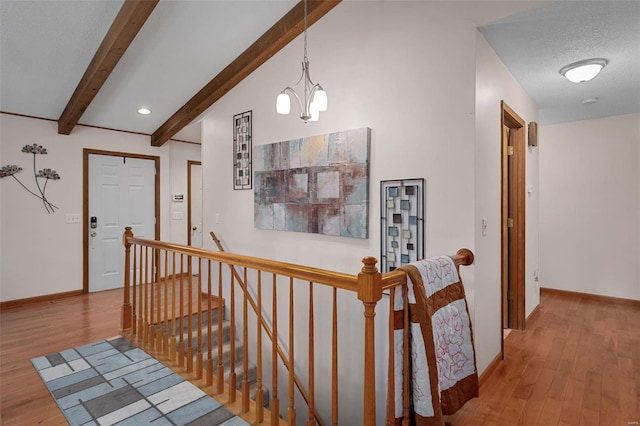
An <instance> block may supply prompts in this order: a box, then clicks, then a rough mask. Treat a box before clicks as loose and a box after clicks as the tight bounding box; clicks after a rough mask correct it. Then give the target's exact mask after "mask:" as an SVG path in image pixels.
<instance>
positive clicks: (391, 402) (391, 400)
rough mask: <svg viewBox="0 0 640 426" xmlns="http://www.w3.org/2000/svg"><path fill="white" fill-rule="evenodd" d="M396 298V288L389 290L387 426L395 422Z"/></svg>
mask: <svg viewBox="0 0 640 426" xmlns="http://www.w3.org/2000/svg"><path fill="white" fill-rule="evenodd" d="M395 300H396V289H395V288H392V289H391V290H390V291H389V370H388V376H387V384H388V387H387V426H392V425H394V424H395V418H396V403H395V401H396V388H395V379H394V378H395V365H396V363H395V358H396V356H395V352H396V351H395V349H396V345H395V315H394V310H393V308H394V306H395Z"/></svg>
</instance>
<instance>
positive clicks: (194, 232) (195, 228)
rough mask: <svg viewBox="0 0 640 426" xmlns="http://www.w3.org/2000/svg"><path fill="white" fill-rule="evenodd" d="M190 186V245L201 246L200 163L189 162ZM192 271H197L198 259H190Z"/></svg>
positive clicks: (195, 272)
mask: <svg viewBox="0 0 640 426" xmlns="http://www.w3.org/2000/svg"><path fill="white" fill-rule="evenodd" d="M190 170H191V187H190V188H189V203H190V205H191V229H189V232H190V234H191V245H192V246H194V247H202V165H201V164H193V163H191V164H190ZM192 260H193V264H192V265H191V267H192V270H193V273H194V274H197V273H198V259H192Z"/></svg>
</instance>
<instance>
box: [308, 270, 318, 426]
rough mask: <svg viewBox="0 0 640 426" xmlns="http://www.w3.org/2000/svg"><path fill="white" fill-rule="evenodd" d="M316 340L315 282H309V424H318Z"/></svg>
mask: <svg viewBox="0 0 640 426" xmlns="http://www.w3.org/2000/svg"><path fill="white" fill-rule="evenodd" d="M314 340H315V335H314V332H313V283H312V282H309V404H308V405H309V418H308V420H307V426H313V425H315V424H316V421H315V419H314V414H315V413H314V410H315V406H314V405H315V367H314V350H315V348H314Z"/></svg>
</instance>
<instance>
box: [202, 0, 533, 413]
mask: <svg viewBox="0 0 640 426" xmlns="http://www.w3.org/2000/svg"><path fill="white" fill-rule="evenodd" d="M437 7H439V6H438V4H437V3H433V2H369V3H366V4H365V3H362V2H343V3H341V4H340V5H339V6H337V7H336V8H335V9H334V10H332V11H331V12H330V13H329V14H328V15H327V16H326V17H324V18H323V19H322V20H321V21H319V22H318V23H317V24H315V25H314V26H313V27H312V28H311V29H310V30H309V58H310V61H311V75H312V78H313V79H314V81H317V82H320V83H321V84H322V85H323V86H324V87H325V89H326V90H327V92H328V95H329V110H328V111H327V112H324V113H322V114H321V117H320V121H319V122H317V123H308V124H304V123H302V122H301V120H299V119H298V118H297V117H296V114H297V111H296V110H295V107H294V108H293V113H292V115H291V116H277V115H276V114H275V111H274V109H275V98H276V95H277V94H278V92H279V91H280V90H282V88H284V87H285V86H286V85H289V84H293V83H294V82H295V81H296V80H297V79H298V77H299V69H300V60H301V53H302V44H301V40H300V39H297V40H295V41H294V42H293V43H291V44H290V45H289V46H287V47H286V48H285V49H283V50H282V51H281V52H280V53H278V54H277V55H275V56H274V57H273V58H272V59H271V60H269V61H268V62H267V63H266V64H264V65H263V66H262V67H261V68H260V69H259V70H258V71H257V72H255V73H254V74H252V75H251V76H250V77H249V78H247V79H246V80H245V81H243V82H242V83H241V84H240V85H238V86H237V87H236V88H234V89H233V90H232V91H231V92H230V93H229V94H228V95H227V96H225V97H224V98H222V99H221V100H220V101H219V102H218V103H216V105H214V107H212V108H211V109H210V111H209V113H208V115H207V116H206V118H205V126H204V130H203V154H202V155H203V174H204V210H205V212H207V214H206V215H205V218H204V230H205V232H207V231H208V230H210V229H213V230H215V231H216V233H217V234H218V235H219V236H220V237H221V239H222V240H223V243H224V244H225V245H226V247H227V249H228V250H230V251H233V252H238V253H243V254H248V255H253V256H258V257H266V258H272V259H277V260H281V261H287V262H294V263H303V264H308V265H311V266H316V267H323V268H328V269H334V270H338V271H344V272H349V273H357V272H358V271H359V269H360V267H361V264H360V261H361V259H362V258H363V257H364V256H368V255H373V256H375V257H379V250H380V249H379V238H380V235H379V216H380V211H379V184H380V181H381V180H386V179H399V178H416V177H424V178H425V179H426V222H427V226H426V254H427V256H434V255H440V254H453V253H455V251H456V250H457V249H459V248H461V247H467V248H470V249H471V250H474V251H475V249H476V247H475V245H476V241H475V240H476V226H477V223H478V219H477V217H476V214H477V213H476V196H475V194H476V192H479V193H480V194H481V196H482V197H494V198H495V200H496V201H495V205H492V204H491V201H490V200H487V201H486V202H485V200H484V199H483V200H482V204H481V207H482V209H478V210H481V211H482V214H484V215H485V216H486V217H489V218H490V219H491V220H492V221H497V220H498V218H499V206H500V202H499V192H498V191H499V188H500V180H499V170H500V163H499V158H500V150H499V128H500V118H499V113H498V111H499V100H500V98H501V96H504V97H506V98H507V100H508V101H509V102H510V103H511V105H512V106H513V107H514V108H516V110H517V111H520V112H521V113H522V114H523V116H524V117H525V118H526V119H528V120H530V119H535V118H536V115H535V107H534V106H533V105H532V104H531V102H530V101H529V100H528V99H525V97H523V96H522V92H521V90H520V89H519V88H518V87H517V85H516V84H515V83H514V82H513V80H512V79H511V80H509V82H508V84H507V86H508V89H504V92H505V94H504V95H500V94H496V95H495V103H493V104H492V105H491V106H490V107H488V108H493V111H495V114H489V115H487V116H484V118H485V119H486V120H493V124H492V127H491V124H490V123H489V122H487V124H486V125H487V126H488V128H490V130H488V131H487V132H488V134H486V135H485V134H483V136H482V137H481V138H480V140H479V141H478V142H476V137H475V133H476V121H477V120H476V117H474V112H475V111H476V103H475V89H476V86H475V79H476V66H475V62H476V37H477V32H476V29H475V26H474V25H473V24H472V23H470V22H463V21H456V20H453V19H449V18H446V17H445V18H443V16H442V15H437V14H433V13H431V12H432V9H433V8H437ZM482 60H486V61H490V60H489V59H482ZM487 66H488V67H497V65H494V64H488V65H487ZM505 78H509V79H510V78H511V77H510V76H508V75H507V76H506V77H505ZM492 84H494V83H493V82H487V83H486V84H485V85H484V86H483V87H487V88H489V86H490V85H492ZM495 87H497V88H501V87H502V86H501V83H500V84H499V83H495ZM507 95H509V96H507ZM482 107H484V105H483V106H482ZM247 110H252V111H253V119H254V122H253V136H254V145H261V144H267V143H273V142H278V141H282V140H287V139H291V138H298V137H304V136H310V135H317V134H323V133H328V132H332V131H337V130H347V129H353V128H359V127H370V128H371V129H372V141H371V158H370V160H371V169H370V179H371V180H370V191H369V193H370V201H369V206H370V211H369V215H370V218H369V226H370V228H369V232H370V234H369V239H367V240H358V239H349V238H337V237H331V236H325V235H313V234H301V233H291V232H275V231H265V230H259V229H255V228H254V227H253V191H234V190H233V189H232V181H231V176H232V172H231V165H232V162H231V161H230V159H231V147H232V141H231V136H232V129H231V119H232V116H233V115H234V114H237V113H240V112H243V111H247ZM494 134H495V135H496V136H497V137H498V139H497V140H495V141H493V142H492V141H491V137H492V136H493V135H494ZM476 143H477V144H478V147H479V149H487V150H488V151H489V153H491V152H493V154H492V155H489V154H488V157H489V160H488V161H489V162H490V163H491V164H492V165H495V168H494V167H493V166H492V165H487V166H485V165H483V164H480V163H481V162H480V161H479V160H478V159H477V158H476ZM491 143H494V144H495V146H492V145H491ZM492 150H493V151H492ZM530 158H531V159H532V160H531V161H533V162H534V165H533V166H531V168H535V162H536V161H537V157H536V156H535V154H534V153H530ZM478 164H480V166H481V168H482V173H483V175H482V176H481V179H482V181H481V183H480V184H478V185H475V184H474V181H475V180H476V167H478ZM487 175H488V176H487ZM530 178H531V180H532V181H535V180H536V177H535V174H533V175H532V176H531V177H530ZM534 183H535V182H534ZM536 186H537V185H536ZM485 187H490V188H488V189H487V188H485ZM531 208H532V209H535V204H534V205H532V206H531ZM215 213H220V218H221V223H219V224H216V223H215V221H214V219H213V218H214V215H215ZM531 216H534V213H531ZM532 222H534V223H535V222H537V220H535V219H533V220H532ZM491 227H492V228H491V229H490V232H492V237H491V238H492V241H499V239H498V237H496V236H495V235H496V234H495V232H497V230H498V229H499V227H498V226H497V225H496V224H495V223H492V225H491ZM535 229H536V228H534V229H533V230H529V231H530V232H531V234H532V235H534V234H535V233H536V232H535ZM205 241H206V244H208V247H209V248H212V247H213V244H212V243H211V242H209V241H207V240H205ZM499 253H500V246H499V244H490V243H489V244H487V245H486V246H484V247H483V250H482V251H481V253H480V256H478V257H477V261H476V266H475V269H476V270H477V269H478V268H481V270H483V271H488V272H485V276H483V279H482V281H479V280H478V279H477V277H476V276H475V275H474V267H465V268H463V280H464V283H465V288H466V289H467V294H468V299H469V302H470V305H471V307H472V309H471V312H472V316H473V315H474V308H473V307H474V305H475V316H476V318H475V320H474V327H475V330H476V331H477V330H478V329H487V330H488V331H486V332H484V334H481V336H482V337H481V338H476V340H475V342H476V349H477V351H478V366H479V370H480V372H482V371H483V370H484V369H485V368H486V366H487V365H488V364H489V362H490V361H491V360H492V359H493V358H494V357H495V356H496V355H497V354H498V353H499V351H500V341H498V340H496V338H497V337H499V333H500V317H499V313H498V311H499V307H500V291H499V280H496V281H494V282H491V279H492V277H491V275H492V274H494V275H496V276H499V273H498V272H497V271H498V270H499V263H498V264H497V265H495V266H493V265H489V263H490V262H493V261H494V259H499ZM531 258H532V259H534V260H535V264H534V261H531V262H530V263H528V264H532V265H533V266H532V267H536V268H537V253H535V257H534V256H533V255H532V257H531ZM482 268H484V269H482ZM494 269H495V271H494ZM487 275H489V277H487ZM476 285H477V287H478V291H474V290H475V287H476ZM496 285H497V287H495V286H496ZM492 288H493V292H494V296H495V297H491V291H492ZM303 294H304V290H303ZM480 294H483V295H485V294H486V297H484V298H483V299H482V300H481V301H482V303H483V307H482V309H481V310H480V311H481V312H480V314H479V313H478V312H479V308H478V306H477V305H478V304H479V303H480V302H479V301H478V300H479V299H478V298H479V297H480ZM280 298H281V299H282V300H280V301H279V304H280V306H286V303H287V301H288V298H287V296H286V295H285V296H280V297H279V299H280ZM348 298H351V299H350V300H347V299H348ZM354 299H355V296H348V295H342V298H341V303H342V304H341V306H340V312H339V316H340V318H341V321H343V324H345V322H344V321H346V323H351V324H350V326H349V327H348V328H344V326H343V329H342V330H343V331H342V332H341V333H342V334H341V336H340V342H341V345H342V347H343V348H344V347H346V348H347V349H346V350H344V351H343V352H342V353H346V355H345V356H347V358H348V360H349V363H347V362H345V361H344V360H343V361H342V363H343V364H342V368H341V380H342V382H341V401H342V404H343V405H342V406H343V407H354V408H352V409H350V410H343V411H342V412H341V416H342V415H344V416H345V418H341V422H342V421H344V422H345V423H346V424H360V423H361V418H360V417H359V416H360V412H359V410H358V409H356V408H355V407H360V405H361V391H362V390H361V389H360V387H361V383H362V381H361V374H362V373H361V368H360V365H361V359H362V358H361V340H360V338H356V337H354V334H353V333H354V331H352V330H357V329H359V328H360V327H361V326H362V320H361V318H362V307H361V305H360V304H359V303H358V302H357V301H355V302H354ZM532 299H533V298H532ZM381 304H382V307H381V312H385V309H386V298H385V299H383V301H382V303H381ZM302 311H303V312H297V314H296V318H298V314H300V315H299V316H300V317H302V318H304V317H305V311H306V309H302ZM494 313H495V315H493V314H494ZM377 320H378V326H379V327H380V330H379V331H380V334H379V338H380V340H379V341H377V344H378V348H379V350H386V349H385V345H386V340H385V334H386V333H385V331H384V330H385V321H386V319H385V318H384V316H380V317H378V319H377ZM281 321H282V319H281ZM284 321H285V326H286V317H285V318H284ZM296 321H297V320H296ZM316 327H318V328H320V327H321V325H318V323H317V324H316ZM325 327H326V326H325ZM297 330H299V329H297ZM326 332H327V331H326V330H325V333H326ZM492 332H493V333H494V334H495V336H491V337H492V338H493V337H495V338H493V339H492V338H489V337H488V335H489V334H491V333H492ZM297 333H299V336H300V337H303V338H304V336H303V335H304V334H306V332H302V331H298V332H297ZM320 334H321V338H324V337H326V336H323V335H322V331H320ZM297 350H302V349H297ZM381 353H385V352H381ZM385 358H386V356H385V355H381V356H380V363H379V365H378V376H377V379H378V380H377V386H378V392H380V395H381V396H380V398H381V399H379V400H378V407H377V408H378V416H379V417H378V418H382V417H381V416H382V413H383V412H384V395H383V394H384V389H385V387H386V385H385V381H386V376H385V375H386V364H385ZM298 359H299V358H298ZM316 363H317V365H318V368H319V369H320V371H330V370H329V368H330V367H329V365H325V364H322V363H321V362H319V361H318V360H316ZM354 366H358V367H357V368H354ZM300 368H301V369H302V370H303V371H302V375H303V377H304V365H303V364H302V365H301V367H300ZM325 379H326V378H325V377H322V378H321V380H325ZM342 386H344V388H342ZM342 389H344V391H343V390H342ZM345 411H348V412H345Z"/></svg>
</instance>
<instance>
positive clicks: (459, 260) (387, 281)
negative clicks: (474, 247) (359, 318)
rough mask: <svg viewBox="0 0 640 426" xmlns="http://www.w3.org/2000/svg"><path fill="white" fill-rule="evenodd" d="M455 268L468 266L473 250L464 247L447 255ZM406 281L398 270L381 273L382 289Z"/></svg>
mask: <svg viewBox="0 0 640 426" xmlns="http://www.w3.org/2000/svg"><path fill="white" fill-rule="evenodd" d="M449 257H450V258H451V260H453V263H455V265H456V268H460V266H468V265H471V264H472V263H473V252H472V251H471V250H469V249H466V248H461V249H460V250H458V251H457V252H456V254H454V255H453V256H449ZM406 282H407V275H406V274H405V273H404V272H403V271H401V270H399V269H396V270H393V271H391V272H385V273H384V274H382V291H385V290H389V289H391V288H393V287H397V286H399V285H402V284H405V283H406Z"/></svg>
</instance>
